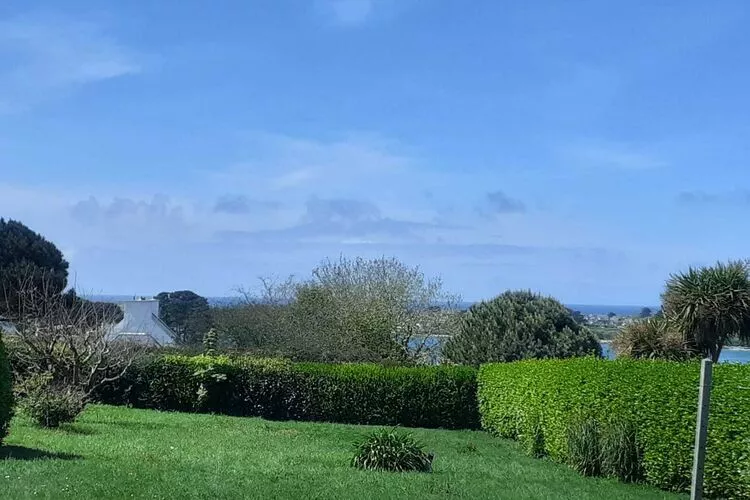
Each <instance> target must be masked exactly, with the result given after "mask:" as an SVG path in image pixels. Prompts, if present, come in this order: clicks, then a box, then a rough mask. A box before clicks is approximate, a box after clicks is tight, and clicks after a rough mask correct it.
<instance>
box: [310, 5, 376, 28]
mask: <svg viewBox="0 0 750 500" xmlns="http://www.w3.org/2000/svg"><path fill="white" fill-rule="evenodd" d="M323 6H324V8H325V10H326V11H327V12H328V14H329V15H330V16H331V17H332V19H333V21H334V23H336V24H337V25H340V26H356V25H359V24H362V23H364V22H365V21H366V20H367V19H368V18H369V17H370V15H371V14H372V12H373V9H374V7H375V0H324V2H323Z"/></svg>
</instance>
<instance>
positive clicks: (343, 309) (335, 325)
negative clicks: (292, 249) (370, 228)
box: [293, 257, 460, 362]
mask: <svg viewBox="0 0 750 500" xmlns="http://www.w3.org/2000/svg"><path fill="white" fill-rule="evenodd" d="M312 274H313V276H312V279H310V280H308V281H306V282H304V283H302V284H301V285H300V286H299V287H298V289H297V297H296V302H295V304H294V305H293V307H295V308H297V309H298V310H296V311H295V316H294V317H295V318H296V319H297V321H298V324H299V326H303V323H304V321H305V318H314V322H315V325H316V328H317V330H318V333H322V334H324V335H325V336H326V337H327V338H328V340H329V342H330V343H332V344H333V348H335V349H337V350H338V351H339V352H342V353H343V352H345V351H348V352H349V353H350V354H351V353H355V354H356V356H355V357H356V359H360V360H369V361H386V360H387V361H396V362H418V361H422V362H425V361H428V360H430V359H433V360H434V355H433V353H432V351H434V350H435V349H436V348H437V347H438V342H437V340H436V337H439V336H445V335H452V334H453V333H455V331H457V326H458V321H457V320H458V317H459V313H458V309H457V304H458V303H459V302H460V300H459V298H458V297H457V296H455V295H452V294H449V293H446V292H445V291H444V290H443V284H442V281H441V280H440V279H438V278H427V277H425V275H424V273H423V272H422V271H421V270H420V269H419V268H418V267H410V266H408V265H406V264H404V263H402V262H400V261H399V260H397V259H395V258H385V257H382V258H377V259H363V258H355V259H348V258H345V257H341V258H340V259H338V260H335V261H333V260H325V261H323V262H322V263H321V264H320V265H319V266H318V267H317V268H315V269H314V270H313V273H312ZM312 304H315V307H314V308H313V307H311V305H312ZM435 306H441V308H439V309H437V310H436V309H435ZM300 320H301V321H300Z"/></svg>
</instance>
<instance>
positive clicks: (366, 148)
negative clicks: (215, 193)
mask: <svg viewBox="0 0 750 500" xmlns="http://www.w3.org/2000/svg"><path fill="white" fill-rule="evenodd" d="M245 141H246V144H245V145H244V147H245V149H246V150H247V153H246V155H245V158H244V159H243V160H242V161H240V162H238V163H237V164H235V165H233V166H231V167H230V168H228V169H225V170H224V171H222V172H220V173H218V174H216V173H214V174H212V175H213V177H214V184H215V185H216V186H217V188H222V189H226V187H227V186H231V187H232V189H235V190H236V189H242V190H243V191H246V192H247V194H250V195H255V196H256V197H259V198H265V197H266V196H267V194H268V192H269V191H271V192H277V195H278V196H281V193H283V196H285V197H287V196H294V195H295V194H297V195H299V197H300V201H301V200H303V199H306V198H307V197H309V196H311V195H313V194H321V195H326V196H342V195H346V196H352V195H356V196H360V195H366V194H369V193H371V192H372V190H373V189H374V187H375V186H380V187H382V188H384V189H383V190H382V192H388V191H390V190H392V188H393V179H394V177H396V176H403V175H406V174H408V172H409V171H410V170H413V169H415V168H417V164H418V161H417V159H416V158H413V157H412V156H410V155H408V154H406V153H404V152H402V151H401V150H402V149H403V148H402V147H401V145H399V144H397V143H393V142H389V141H386V140H383V139H382V138H378V137H374V136H346V137H342V138H337V139H332V140H312V139H305V138H297V137H290V136H284V135H271V134H250V135H248V136H247V137H246V138H245Z"/></svg>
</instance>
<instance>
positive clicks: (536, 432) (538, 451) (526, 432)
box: [518, 415, 546, 458]
mask: <svg viewBox="0 0 750 500" xmlns="http://www.w3.org/2000/svg"><path fill="white" fill-rule="evenodd" d="M518 440H519V441H520V442H521V446H522V447H523V450H524V451H525V452H526V454H527V455H529V456H531V457H534V458H542V457H544V455H545V454H546V452H545V450H544V429H543V428H542V422H541V419H540V417H539V415H535V416H532V417H530V418H529V419H527V420H526V422H524V428H523V429H522V431H521V432H520V433H519V435H518Z"/></svg>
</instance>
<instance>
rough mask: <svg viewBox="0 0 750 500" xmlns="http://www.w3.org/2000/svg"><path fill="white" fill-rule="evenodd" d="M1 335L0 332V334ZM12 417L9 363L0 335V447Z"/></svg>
mask: <svg viewBox="0 0 750 500" xmlns="http://www.w3.org/2000/svg"><path fill="white" fill-rule="evenodd" d="M0 333H2V332H0ZM12 417H13V389H12V384H11V376H10V363H9V361H8V357H7V356H6V353H5V345H4V344H3V339H2V336H1V335H0V445H2V444H3V439H4V438H5V436H7V435H8V427H9V426H10V419H11V418H12Z"/></svg>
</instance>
